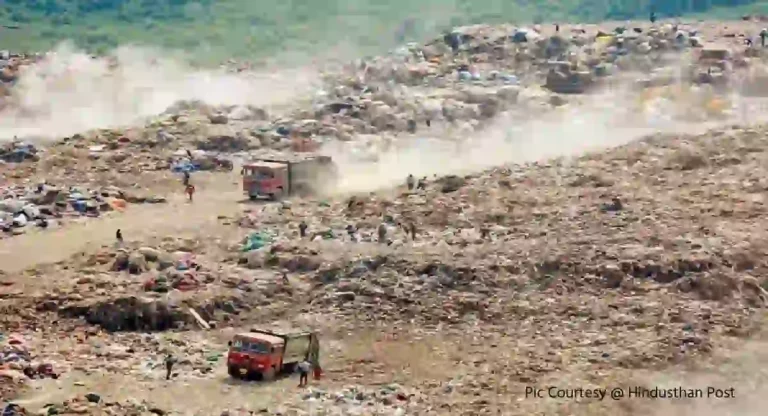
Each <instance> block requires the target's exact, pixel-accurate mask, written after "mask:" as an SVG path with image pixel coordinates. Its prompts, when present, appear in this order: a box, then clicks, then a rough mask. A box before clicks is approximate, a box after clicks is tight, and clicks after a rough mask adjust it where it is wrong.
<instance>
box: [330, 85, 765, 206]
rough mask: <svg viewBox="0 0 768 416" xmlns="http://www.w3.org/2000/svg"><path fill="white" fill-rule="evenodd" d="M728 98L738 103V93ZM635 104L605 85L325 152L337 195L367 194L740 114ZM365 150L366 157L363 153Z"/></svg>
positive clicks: (700, 127) (718, 122)
mask: <svg viewBox="0 0 768 416" xmlns="http://www.w3.org/2000/svg"><path fill="white" fill-rule="evenodd" d="M731 98H732V99H733V103H734V104H732V105H733V106H734V108H735V107H737V106H738V105H737V104H736V103H739V102H740V101H739V100H738V97H731ZM635 103H637V94H636V93H633V92H631V91H629V90H611V91H605V92H603V93H601V94H598V95H594V96H590V97H589V99H587V100H585V101H584V102H582V103H579V104H573V105H567V106H565V107H562V108H559V109H557V110H554V111H551V112H550V111H547V112H545V113H549V114H546V115H540V116H532V115H531V114H530V113H528V114H526V113H516V114H510V115H507V116H502V117H501V118H498V119H497V120H496V121H494V122H493V123H492V124H490V125H489V126H487V127H486V128H483V129H482V130H479V131H472V132H469V133H467V135H466V136H465V137H466V139H464V140H461V141H455V142H451V141H446V140H443V139H439V138H437V137H430V134H429V133H425V134H423V135H416V137H414V138H413V140H408V141H407V142H406V143H405V145H404V146H393V147H392V148H391V149H389V150H388V151H384V152H379V151H374V150H369V149H366V148H365V146H358V147H353V146H349V145H347V146H335V147H334V146H331V147H328V148H326V152H327V153H328V154H330V155H332V156H333V157H334V159H335V160H336V161H337V163H338V164H339V170H340V176H341V177H342V180H341V184H340V186H339V188H338V191H339V192H340V193H354V192H367V191H373V190H376V189H380V188H385V187H390V186H393V185H397V184H402V183H403V181H404V180H405V177H406V176H407V175H408V174H413V175H414V176H416V177H423V176H427V177H431V176H432V175H438V176H440V175H448V174H469V173H473V172H478V171H482V170H484V169H489V168H492V167H494V166H500V165H504V164H507V163H524V162H533V161H538V160H542V159H547V158H552V157H561V156H564V157H568V156H578V155H581V154H583V153H585V152H589V151H596V150H600V149H605V148H609V147H613V146H620V145H623V144H626V143H629V142H630V141H633V140H636V139H639V138H642V137H645V136H648V135H652V134H657V133H703V132H705V131H706V130H707V129H710V128H715V127H718V126H722V125H724V124H726V123H733V122H734V121H735V120H736V118H737V117H736V115H738V114H740V113H739V112H738V111H735V110H734V111H732V113H733V114H731V115H729V116H727V117H723V118H712V119H708V120H695V121H690V120H688V121H686V120H685V119H684V118H683V117H682V115H683V114H682V112H684V111H687V110H690V106H693V105H701V104H702V103H701V102H699V103H691V102H680V103H676V102H672V101H670V100H661V99H660V100H657V101H656V102H653V103H652V104H653V105H649V106H648V107H646V108H644V109H643V111H638V107H637V106H636V105H635ZM674 110H678V112H679V113H680V114H676V113H675V111H674ZM742 121H743V120H742ZM751 121H753V122H754V121H757V120H751ZM361 147H362V148H361ZM373 147H375V146H373ZM366 152H369V153H370V157H365V156H366ZM372 159H374V160H373V161H372Z"/></svg>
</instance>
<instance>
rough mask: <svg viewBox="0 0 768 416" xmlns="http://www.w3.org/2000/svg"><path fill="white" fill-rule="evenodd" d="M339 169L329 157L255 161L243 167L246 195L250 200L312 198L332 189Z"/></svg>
mask: <svg viewBox="0 0 768 416" xmlns="http://www.w3.org/2000/svg"><path fill="white" fill-rule="evenodd" d="M337 174H338V172H337V169H336V165H335V164H334V163H333V161H332V160H331V158H330V157H328V156H307V157H297V158H296V159H292V160H289V159H254V160H251V161H249V162H248V163H244V164H243V170H242V175H243V192H245V194H246V195H248V197H249V198H250V199H257V198H260V197H267V198H270V199H275V200H277V199H280V198H282V197H285V196H290V195H294V194H298V195H299V196H309V195H312V194H317V193H321V192H323V191H327V190H330V189H332V188H333V187H334V186H335V185H336V180H337Z"/></svg>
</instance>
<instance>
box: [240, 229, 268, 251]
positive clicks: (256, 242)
mask: <svg viewBox="0 0 768 416" xmlns="http://www.w3.org/2000/svg"><path fill="white" fill-rule="evenodd" d="M270 243H272V236H271V235H269V234H267V233H263V232H258V231H257V232H255V233H253V234H251V235H249V236H248V238H246V239H245V244H244V245H243V252H246V251H251V250H258V249H260V248H262V247H264V246H266V245H267V244H270Z"/></svg>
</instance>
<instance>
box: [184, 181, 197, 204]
mask: <svg viewBox="0 0 768 416" xmlns="http://www.w3.org/2000/svg"><path fill="white" fill-rule="evenodd" d="M186 193H187V196H188V197H189V202H192V196H193V195H194V194H195V185H192V184H191V183H190V184H188V185H187V189H186Z"/></svg>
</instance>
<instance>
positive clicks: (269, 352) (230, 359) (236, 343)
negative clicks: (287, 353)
mask: <svg viewBox="0 0 768 416" xmlns="http://www.w3.org/2000/svg"><path fill="white" fill-rule="evenodd" d="M284 348H285V340H284V339H283V338H280V337H277V336H273V335H269V334H262V333H250V332H246V333H242V334H237V335H235V337H234V338H233V339H232V341H231V342H230V346H229V354H228V355H227V366H228V368H229V374H230V375H231V376H233V377H248V376H253V375H256V374H261V375H262V377H263V378H264V379H265V380H270V379H272V378H274V376H275V374H276V373H277V372H278V369H279V368H282V365H283V362H282V359H283V349H284Z"/></svg>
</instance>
